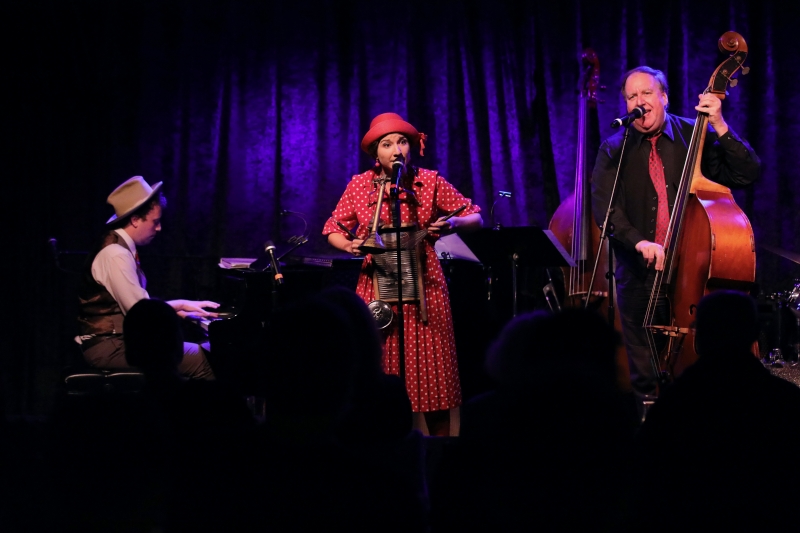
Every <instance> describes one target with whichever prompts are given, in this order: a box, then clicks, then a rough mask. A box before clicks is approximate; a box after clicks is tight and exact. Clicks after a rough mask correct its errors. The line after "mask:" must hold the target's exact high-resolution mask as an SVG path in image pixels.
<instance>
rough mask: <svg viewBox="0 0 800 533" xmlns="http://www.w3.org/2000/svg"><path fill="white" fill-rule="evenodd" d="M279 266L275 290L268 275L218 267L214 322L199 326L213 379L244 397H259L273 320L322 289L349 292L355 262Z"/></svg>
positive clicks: (299, 260) (302, 261) (300, 260)
mask: <svg viewBox="0 0 800 533" xmlns="http://www.w3.org/2000/svg"><path fill="white" fill-rule="evenodd" d="M281 265H282V266H281V272H282V273H283V277H284V280H285V282H284V283H283V284H282V285H280V286H278V285H277V284H275V283H274V275H273V272H272V270H271V269H267V270H263V269H261V268H223V267H220V268H219V269H218V272H217V290H216V296H215V299H216V301H218V302H220V303H221V307H220V318H219V319H216V320H202V321H200V325H201V327H202V328H203V329H205V330H206V331H207V335H208V340H209V343H210V344H211V353H210V354H209V356H208V360H209V363H210V364H211V367H212V368H213V370H214V374H215V375H216V377H217V379H218V380H219V381H220V382H224V383H226V384H227V385H228V386H230V387H232V388H234V389H235V390H236V391H237V392H240V393H241V394H242V395H245V396H257V395H259V392H260V391H261V388H260V383H259V376H261V375H263V374H262V365H263V362H264V361H265V358H266V354H267V353H268V350H269V346H270V340H271V338H272V336H274V335H276V334H280V333H279V332H273V331H271V329H270V323H271V317H272V316H273V314H274V313H277V312H279V311H280V309H281V307H282V306H284V305H286V304H287V303H289V302H292V301H297V300H300V299H302V298H303V297H305V296H309V295H312V294H316V293H318V292H320V291H321V290H323V289H325V288H326V287H330V286H334V285H341V286H344V287H347V288H354V287H355V285H356V280H357V278H358V272H359V270H360V267H361V260H360V259H357V258H353V259H349V258H343V259H327V258H314V257H289V258H286V259H284V260H283V261H281ZM309 327H312V326H309Z"/></svg>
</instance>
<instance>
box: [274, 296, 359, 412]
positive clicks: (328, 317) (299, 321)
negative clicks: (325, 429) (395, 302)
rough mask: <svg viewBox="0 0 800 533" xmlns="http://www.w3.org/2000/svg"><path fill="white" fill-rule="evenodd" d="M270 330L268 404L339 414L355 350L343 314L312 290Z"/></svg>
mask: <svg viewBox="0 0 800 533" xmlns="http://www.w3.org/2000/svg"><path fill="white" fill-rule="evenodd" d="M269 331H270V333H269V336H270V342H269V343H268V347H269V348H268V351H267V352H266V353H265V354H264V367H265V368H264V369H265V376H264V377H265V382H266V390H265V395H266V397H267V401H268V407H270V408H272V409H275V410H277V411H279V412H280V413H282V414H284V415H290V416H296V417H303V418H307V417H322V418H325V419H328V420H330V419H331V418H336V417H338V416H339V415H340V414H342V413H343V412H344V410H345V409H346V407H347V405H348V402H349V399H350V397H351V395H352V392H353V382H354V378H355V374H356V368H357V364H356V359H357V356H356V352H357V351H358V350H357V348H356V343H355V340H354V335H355V334H356V332H355V331H354V328H353V322H352V321H351V320H350V319H349V318H348V316H347V313H345V312H343V311H342V309H341V308H340V307H339V306H337V305H334V304H332V303H331V302H329V301H326V300H325V299H324V298H322V297H320V296H319V295H317V296H314V297H309V298H306V299H303V300H297V301H295V302H292V303H291V304H290V305H287V306H286V307H285V308H283V309H282V310H281V312H280V313H278V314H277V315H276V316H275V318H274V320H273V322H272V324H271V325H270V329H269Z"/></svg>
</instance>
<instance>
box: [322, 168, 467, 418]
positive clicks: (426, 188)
mask: <svg viewBox="0 0 800 533" xmlns="http://www.w3.org/2000/svg"><path fill="white" fill-rule="evenodd" d="M376 177H377V175H376V174H375V172H373V171H372V170H369V171H367V172H365V173H363V174H358V175H356V176H353V179H352V180H351V181H350V183H349V184H348V185H347V188H346V189H345V192H344V194H343V195H342V197H341V199H340V200H339V203H338V204H337V205H336V209H334V211H333V214H332V216H331V218H329V219H328V221H327V222H326V223H325V227H324V229H323V231H322V233H323V235H328V234H330V233H340V234H342V235H346V233H345V232H344V231H342V230H341V229H340V228H339V227H338V226H337V225H336V222H335V221H336V220H338V221H339V222H341V223H342V224H344V225H345V226H346V227H347V228H349V229H351V230H352V229H353V228H355V227H356V226H358V228H357V229H356V230H355V233H356V235H357V236H358V238H360V239H365V238H366V237H367V236H368V234H369V229H370V225H371V223H372V217H373V214H374V210H375V205H376V200H377V191H378V186H377V185H376V184H375V183H374V182H373V180H374V179H375V178H376ZM409 186H410V189H411V190H412V191H413V192H414V196H416V198H417V201H418V202H419V204H420V205H413V202H411V201H410V200H408V199H406V201H404V202H402V203H401V206H400V217H401V219H402V222H403V223H404V224H417V225H418V226H419V227H420V228H427V227H428V226H429V225H430V224H431V223H433V222H435V221H436V220H437V219H438V218H439V217H440V216H442V215H443V214H447V213H450V212H452V211H455V210H456V209H458V208H459V207H461V206H462V205H464V204H466V205H467V208H466V209H465V210H464V211H463V212H462V213H461V214H460V215H459V216H466V215H470V214H472V213H478V212H480V207H478V206H477V205H474V204H473V203H472V201H471V200H470V199H469V198H465V197H464V195H462V194H461V193H460V192H458V190H456V188H455V187H453V186H452V185H451V184H450V183H449V182H448V181H447V180H445V179H444V178H443V177H441V176H440V175H439V173H438V172H436V171H434V170H426V169H418V170H417V175H416V177H414V179H413V184H412V183H409V184H407V185H406V187H407V188H408V187H409ZM407 196H408V195H406V196H405V198H407ZM403 198H404V196H403V195H401V199H403ZM388 200H389V195H388V192H387V193H385V195H384V202H383V205H382V206H381V217H380V220H381V222H382V223H383V224H391V214H390V211H391V206H390V202H389V201H388ZM433 243H434V239H433V238H431V237H428V238H426V239H425V241H423V245H424V254H423V256H422V257H421V258H420V262H421V263H422V280H423V286H424V293H425V304H426V310H427V315H428V320H427V322H423V321H422V319H421V317H420V313H419V307H418V305H416V304H403V313H404V322H405V330H404V331H405V339H404V340H405V348H406V349H405V352H406V359H405V374H406V389H407V390H408V396H409V398H410V399H411V406H412V409H413V410H414V411H415V412H427V411H437V410H445V409H452V408H453V407H458V406H459V405H461V382H460V380H459V377H458V360H457V358H456V343H455V336H454V334H453V316H452V313H451V310H450V296H449V294H448V291H447V283H446V282H445V278H444V273H443V272H442V267H441V264H440V263H439V259H438V258H437V257H436V251H435V249H434V247H433ZM356 293H357V294H358V295H359V296H360V297H361V298H362V299H363V300H364V301H365V302H371V301H372V300H374V299H375V298H374V287H373V282H372V256H370V255H367V257H366V258H365V259H364V263H363V264H362V267H361V273H360V275H359V278H358V284H357V286H356ZM392 307H393V308H394V311H395V313H396V312H397V306H396V305H394V306H392ZM390 329H391V331H389V332H388V333H387V338H386V343H385V344H384V350H383V362H382V365H383V371H384V372H386V373H387V374H395V375H397V374H399V359H398V353H399V347H398V325H397V320H396V319H395V320H394V321H393V322H392V326H390Z"/></svg>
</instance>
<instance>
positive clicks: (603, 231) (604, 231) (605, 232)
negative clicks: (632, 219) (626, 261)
mask: <svg viewBox="0 0 800 533" xmlns="http://www.w3.org/2000/svg"><path fill="white" fill-rule="evenodd" d="M628 133H630V127H629V126H625V135H624V136H623V137H622V149H621V150H620V151H619V162H618V163H617V173H616V174H615V175H614V186H613V187H612V188H611V198H609V199H608V207H607V208H606V215H605V218H604V219H603V227H602V228H600V243H599V245H598V247H597V255H596V256H595V258H594V267H593V268H592V279H591V281H589V289H588V291H587V292H586V305H585V306H584V308H585V309H588V308H589V300H590V299H591V297H592V286H593V285H594V280H595V277H596V275H597V267H598V265H599V264H600V255H602V251H603V241H605V245H606V246H607V247H608V271H607V272H606V279H608V323H609V324H610V325H611V326H612V327H613V326H614V320H615V318H616V316H615V315H616V312H615V309H614V290H615V289H616V278H615V277H614V249H613V247H612V246H611V239H610V238H609V237H610V236H611V235H612V234H613V232H614V227H613V225H611V226H610V227H609V223H608V219H609V218H610V217H611V213H612V212H613V210H614V207H613V206H614V197H615V196H616V195H617V184H618V183H619V173H620V170H621V169H622V158H623V157H624V155H625V146H626V145H627V144H628Z"/></svg>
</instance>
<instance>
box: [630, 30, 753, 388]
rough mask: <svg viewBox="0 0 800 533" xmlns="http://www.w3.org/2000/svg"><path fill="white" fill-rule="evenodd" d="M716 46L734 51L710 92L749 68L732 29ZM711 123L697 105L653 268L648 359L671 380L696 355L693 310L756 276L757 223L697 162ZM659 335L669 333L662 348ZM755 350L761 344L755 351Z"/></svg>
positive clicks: (744, 287)
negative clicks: (664, 305)
mask: <svg viewBox="0 0 800 533" xmlns="http://www.w3.org/2000/svg"><path fill="white" fill-rule="evenodd" d="M718 44H719V49H720V51H722V52H730V57H728V58H727V59H726V60H725V61H723V62H722V63H721V64H720V65H719V66H718V67H717V69H716V70H715V71H714V73H713V74H712V75H711V80H710V82H709V85H708V87H707V88H706V90H705V93H709V92H710V93H712V94H714V95H716V96H717V97H718V98H719V99H720V100H723V99H724V98H725V95H726V89H727V87H728V84H730V85H731V86H732V87H735V86H736V84H737V82H738V80H735V79H732V76H733V75H734V74H735V73H736V72H737V71H738V70H740V69H741V70H742V73H743V74H747V72H748V70H749V68H748V67H744V66H743V63H744V61H745V59H746V58H747V43H746V42H745V40H744V38H743V37H742V36H741V35H740V34H738V33H736V32H733V31H729V32H726V33H725V34H723V35H722V37H720V39H719V43H718ZM707 130H708V115H707V114H705V113H703V112H699V113H698V114H697V121H696V122H695V127H694V131H693V133H692V137H691V141H690V143H689V150H688V154H687V157H686V162H685V164H684V167H683V173H682V174H681V181H680V185H679V187H678V192H677V197H676V199H675V207H674V208H673V211H672V215H671V216H670V221H669V226H668V228H667V237H666V240H665V242H664V269H663V270H661V271H657V272H656V277H655V282H654V283H653V288H652V291H651V294H650V300H649V304H648V308H647V312H646V315H645V320H644V324H643V326H644V327H645V328H646V329H647V331H648V342H649V344H650V352H651V361H652V364H653V367H654V370H655V371H656V373H657V375H658V376H659V382H660V383H661V384H664V383H666V382H669V381H670V380H671V379H673V378H674V377H675V376H678V375H680V373H681V372H682V371H683V370H684V369H685V368H686V367H688V366H689V365H691V364H692V363H694V362H695V361H696V360H697V352H696V351H695V346H694V331H693V326H694V320H695V317H694V314H695V310H696V308H697V304H698V303H699V301H700V299H701V298H702V297H703V296H705V295H706V294H708V293H709V292H712V291H714V290H719V289H730V290H739V291H743V292H748V291H749V290H750V289H751V288H752V287H753V283H754V282H755V273H756V245H755V238H754V236H753V228H752V226H751V225H750V221H749V220H748V218H747V216H746V215H745V214H744V212H743V211H742V210H741V209H740V208H739V206H738V205H736V202H735V200H734V198H733V195H732V194H731V191H730V189H729V188H728V187H725V186H723V185H720V184H718V183H715V182H713V181H711V180H709V179H707V178H706V177H705V176H703V174H702V172H701V168H700V164H701V160H702V153H703V146H704V143H705V139H706V132H707ZM664 296H666V298H667V300H668V301H669V304H670V313H669V314H670V317H669V324H666V325H661V324H656V323H655V322H656V320H655V317H656V305H657V301H658V300H659V298H661V297H664ZM656 335H666V336H667V342H666V346H665V347H664V348H661V346H659V344H660V343H658V342H656ZM756 353H757V352H756Z"/></svg>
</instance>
